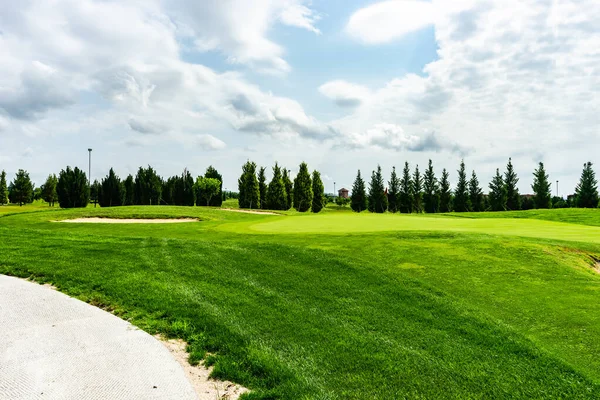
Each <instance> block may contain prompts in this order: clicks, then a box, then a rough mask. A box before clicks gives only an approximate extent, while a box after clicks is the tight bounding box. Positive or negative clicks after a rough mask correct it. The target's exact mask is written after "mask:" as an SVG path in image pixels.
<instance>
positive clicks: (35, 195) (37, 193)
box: [32, 184, 42, 201]
mask: <svg viewBox="0 0 600 400" xmlns="http://www.w3.org/2000/svg"><path fill="white" fill-rule="evenodd" d="M32 198H33V200H34V201H37V200H39V199H41V198H42V188H39V187H35V184H34V185H33V196H32Z"/></svg>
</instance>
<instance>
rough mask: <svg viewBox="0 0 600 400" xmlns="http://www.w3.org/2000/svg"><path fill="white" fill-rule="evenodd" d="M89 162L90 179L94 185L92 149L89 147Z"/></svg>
mask: <svg viewBox="0 0 600 400" xmlns="http://www.w3.org/2000/svg"><path fill="white" fill-rule="evenodd" d="M88 154H89V163H88V181H89V183H90V186H92V149H88Z"/></svg>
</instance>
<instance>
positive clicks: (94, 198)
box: [90, 180, 101, 208]
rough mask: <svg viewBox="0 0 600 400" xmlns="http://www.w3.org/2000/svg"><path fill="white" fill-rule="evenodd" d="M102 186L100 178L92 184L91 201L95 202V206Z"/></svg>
mask: <svg viewBox="0 0 600 400" xmlns="http://www.w3.org/2000/svg"><path fill="white" fill-rule="evenodd" d="M100 190H101V186H100V182H98V180H94V183H93V184H92V186H90V202H91V203H94V208H96V205H97V204H98V195H99V194H100Z"/></svg>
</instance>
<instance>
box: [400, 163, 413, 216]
mask: <svg viewBox="0 0 600 400" xmlns="http://www.w3.org/2000/svg"><path fill="white" fill-rule="evenodd" d="M399 197H400V201H399V202H398V203H399V207H398V208H399V209H400V212H401V213H405V214H407V213H408V214H410V213H411V212H412V203H413V201H412V180H411V178H410V166H409V165H408V162H405V163H404V169H403V170H402V179H401V180H400V193H399Z"/></svg>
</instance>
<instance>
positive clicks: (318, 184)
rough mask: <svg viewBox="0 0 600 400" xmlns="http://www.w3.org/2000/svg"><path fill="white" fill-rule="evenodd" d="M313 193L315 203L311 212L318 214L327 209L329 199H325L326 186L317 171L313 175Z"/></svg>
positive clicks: (313, 202)
mask: <svg viewBox="0 0 600 400" xmlns="http://www.w3.org/2000/svg"><path fill="white" fill-rule="evenodd" d="M312 191H313V201H312V207H311V211H312V212H314V213H318V212H320V211H321V210H322V209H323V207H325V204H326V202H327V198H326V197H325V186H323V181H322V180H321V174H320V173H319V171H317V170H314V171H313V173H312Z"/></svg>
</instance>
